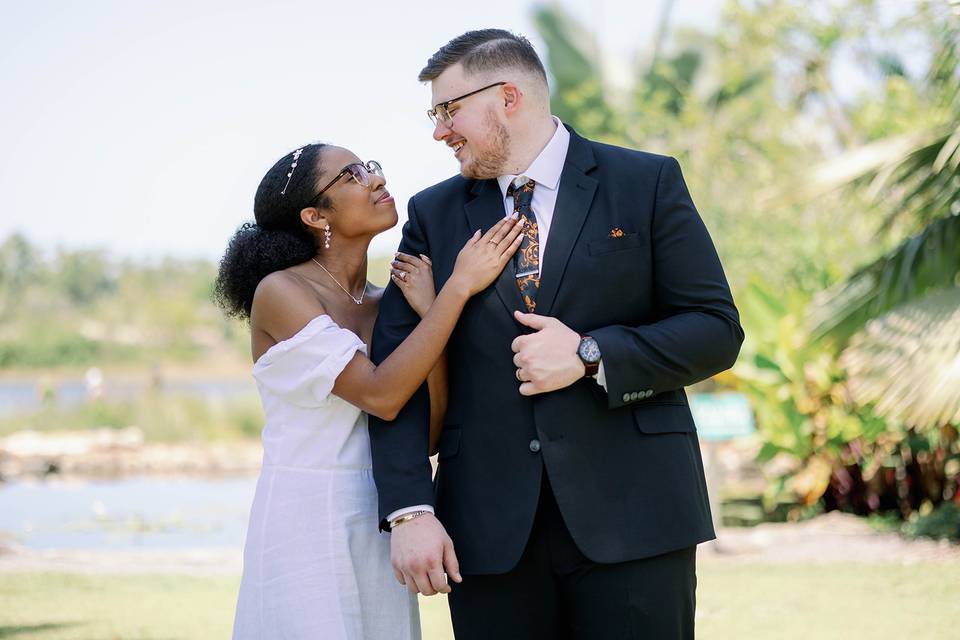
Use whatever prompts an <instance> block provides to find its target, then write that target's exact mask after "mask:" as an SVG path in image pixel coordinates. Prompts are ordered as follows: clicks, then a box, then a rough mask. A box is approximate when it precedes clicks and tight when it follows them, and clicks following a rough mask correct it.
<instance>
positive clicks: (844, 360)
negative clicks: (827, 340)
mask: <svg viewBox="0 0 960 640" xmlns="http://www.w3.org/2000/svg"><path fill="white" fill-rule="evenodd" d="M840 364H841V366H843V367H844V368H845V369H846V371H847V374H848V383H847V384H848V388H849V390H850V393H851V396H852V397H853V399H854V401H855V402H857V403H858V404H861V405H866V404H871V403H873V404H874V411H876V412H877V413H878V414H879V415H882V416H885V417H887V418H890V419H893V420H897V421H901V422H904V423H906V424H907V425H909V426H913V427H918V428H922V427H935V426H940V425H943V424H948V423H957V422H960V287H952V288H949V289H942V290H940V291H937V292H934V293H931V294H930V295H927V296H925V297H923V298H921V299H919V300H916V301H913V302H909V303H907V304H905V305H902V306H900V307H897V308H896V309H894V310H893V311H890V312H889V313H886V314H884V315H883V316H880V317H879V318H876V319H874V320H871V321H870V322H869V323H868V324H867V326H866V327H865V329H864V330H863V331H862V332H861V333H859V334H857V335H856V336H855V337H854V338H853V339H852V340H851V343H850V346H849V347H848V348H847V349H846V350H845V351H844V352H843V355H842V356H841V359H840Z"/></svg>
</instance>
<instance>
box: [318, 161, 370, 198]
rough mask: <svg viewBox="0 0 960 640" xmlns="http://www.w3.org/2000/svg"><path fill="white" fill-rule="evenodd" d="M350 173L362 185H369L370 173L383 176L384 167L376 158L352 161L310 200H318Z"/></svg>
mask: <svg viewBox="0 0 960 640" xmlns="http://www.w3.org/2000/svg"><path fill="white" fill-rule="evenodd" d="M348 173H349V174H350V177H351V178H353V179H354V180H356V181H357V184H359V185H360V186H361V187H369V186H370V175H371V174H373V175H375V176H380V177H381V178H382V177H383V167H381V166H380V163H379V162H377V161H376V160H369V161H367V162H366V163H362V162H352V163H350V164H348V165H347V166H345V167H344V168H343V170H341V171H340V173H338V174H337V176H336V177H335V178H334V179H333V180H331V181H330V182H328V183H327V186H325V187H324V188H323V189H320V191H318V192H317V195H315V196H313V198H311V199H310V202H316V201H317V199H318V198H319V197H320V196H322V195H323V194H324V192H325V191H326V190H327V189H329V188H330V187H332V186H333V185H335V184H336V183H337V181H338V180H340V178H342V177H343V176H345V175H347V174H348Z"/></svg>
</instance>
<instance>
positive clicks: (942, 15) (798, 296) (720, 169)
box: [537, 0, 960, 535]
mask: <svg viewBox="0 0 960 640" xmlns="http://www.w3.org/2000/svg"><path fill="white" fill-rule="evenodd" d="M672 4H673V3H671V2H663V3H662V4H661V12H662V14H663V15H662V16H661V17H662V18H663V20H662V24H664V25H668V24H669V9H670V8H671V7H672ZM904 5H909V6H900V7H893V6H891V5H890V4H889V3H886V4H884V3H880V2H875V1H872V0H848V1H846V2H825V1H824V2H815V3H812V4H811V3H809V2H803V3H801V2H798V1H793V0H779V1H777V0H774V1H770V2H762V3H746V2H735V1H732V2H729V3H728V4H727V5H726V8H725V10H724V12H723V15H722V18H721V23H720V25H719V27H718V29H717V30H716V33H715V34H704V33H696V32H692V31H689V30H687V31H682V30H678V31H676V32H670V31H669V29H667V28H664V29H661V31H660V33H658V35H657V37H656V39H655V41H654V43H653V44H652V45H651V46H650V47H649V50H644V51H638V52H637V55H636V57H635V59H634V60H632V61H631V62H630V63H629V66H630V68H632V69H633V71H632V73H630V74H628V75H629V77H630V78H631V79H632V80H631V81H630V82H627V83H622V82H621V83H620V84H617V83H614V82H611V81H609V80H606V79H607V78H610V77H614V75H615V74H612V73H610V69H611V67H613V66H615V65H616V64H617V63H619V64H620V65H621V66H622V65H623V62H622V61H616V60H612V59H611V58H609V57H605V56H604V55H603V54H598V53H597V52H598V50H599V48H598V46H597V42H596V41H595V40H594V39H592V38H591V36H590V34H589V33H588V32H587V30H585V29H584V27H583V26H581V25H580V24H579V23H578V22H577V20H575V19H574V18H572V17H571V16H570V15H569V14H566V13H564V12H563V11H561V10H559V9H558V8H556V7H554V6H550V7H544V8H542V9H541V10H540V11H539V12H538V14H537V24H538V28H539V31H540V35H541V36H542V37H543V39H544V40H545V42H546V44H547V47H548V50H549V54H548V60H549V66H550V71H551V74H552V76H553V78H552V80H553V82H554V94H553V108H554V112H555V113H556V114H557V115H559V116H560V117H561V118H564V119H565V120H566V121H567V122H569V123H571V124H572V125H573V126H574V127H575V128H577V129H578V130H579V131H580V132H581V133H584V134H586V135H588V136H592V137H595V138H599V139H602V140H606V141H610V142H612V143H616V144H623V145H626V146H631V147H635V148H641V149H645V150H650V151H655V152H660V153H667V154H670V155H673V156H677V157H678V158H679V159H680V161H681V164H682V166H683V167H684V173H685V175H686V177H687V181H688V183H689V184H690V187H691V191H692V193H693V195H694V198H695V199H696V200H697V201H698V206H699V209H700V212H701V214H702V215H703V217H704V219H705V220H706V222H707V224H708V226H709V227H710V228H711V232H712V234H713V236H714V239H715V241H716V242H717V244H718V247H719V249H720V252H721V255H722V257H723V260H724V264H725V266H726V270H727V273H728V276H729V277H730V280H731V283H732V285H733V287H734V294H735V298H736V299H737V301H738V304H739V306H740V309H741V313H742V316H743V322H744V324H745V327H746V329H747V342H746V344H745V345H744V350H743V353H742V355H741V358H740V362H739V363H738V365H737V367H736V368H735V369H734V372H733V373H734V375H733V376H729V377H726V378H724V379H723V382H724V383H726V384H729V385H731V386H734V387H736V388H738V389H739V390H741V391H743V392H745V393H747V394H748V395H749V396H750V397H751V399H752V401H753V404H754V408H755V411H756V414H757V422H758V425H759V429H760V433H761V439H762V441H763V446H762V448H761V450H760V454H759V460H760V462H762V463H764V464H766V465H767V467H768V468H770V469H778V470H779V471H778V472H777V473H775V474H774V476H773V477H772V479H771V484H770V487H769V490H768V496H767V498H768V501H769V502H770V504H773V502H775V499H778V498H780V497H782V495H783V494H784V493H787V494H790V495H792V496H794V499H796V500H797V501H798V503H800V504H801V505H810V507H811V508H812V507H819V508H827V509H845V510H848V511H853V512H856V513H872V512H878V511H879V512H886V511H892V512H893V513H895V514H897V516H898V517H901V518H908V519H909V518H915V517H916V514H917V513H919V512H921V511H922V512H923V513H927V512H929V511H931V510H932V509H934V508H935V507H936V505H939V504H941V503H944V502H950V501H960V494H958V489H957V479H958V476H960V443H958V440H957V430H956V425H957V423H958V421H960V296H958V295H957V288H956V287H957V286H958V285H960V217H958V216H957V215H956V214H957V213H958V211H960V203H958V196H960V89H958V87H960V78H958V73H957V61H958V44H960V39H958V28H960V21H958V18H957V15H956V12H955V11H954V7H952V6H950V4H949V3H947V2H926V3H916V4H914V3H904ZM898 9H899V10H898ZM918 43H922V44H921V48H922V51H920V50H918V49H917V46H918ZM572 69H576V70H577V71H576V72H573V71H571V70H572ZM849 85H854V86H855V87H856V88H854V89H852V88H851V87H850V86H849ZM958 504H960V502H958ZM802 512H804V510H803V509H800V510H798V513H802ZM957 535H960V531H958V532H957Z"/></svg>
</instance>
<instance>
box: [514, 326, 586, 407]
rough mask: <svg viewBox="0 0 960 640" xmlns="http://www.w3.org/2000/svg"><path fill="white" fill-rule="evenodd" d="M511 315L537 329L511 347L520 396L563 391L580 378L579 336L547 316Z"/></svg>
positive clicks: (518, 339)
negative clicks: (519, 383)
mask: <svg viewBox="0 0 960 640" xmlns="http://www.w3.org/2000/svg"><path fill="white" fill-rule="evenodd" d="M513 315H514V317H515V318H516V319H517V322H519V323H521V324H523V325H526V326H528V327H531V328H533V329H536V330H537V332H536V333H531V334H528V335H525V336H519V337H518V338H516V339H515V340H514V341H513V344H512V345H511V347H512V348H513V353H514V355H513V364H515V365H516V366H517V379H518V380H520V382H521V383H522V384H521V385H520V394H521V395H525V396H532V395H535V394H537V393H547V392H548V391H556V390H557V389H563V388H565V387H569V386H570V385H571V384H573V383H574V382H576V381H577V380H579V379H580V378H582V377H583V375H584V372H585V369H584V365H583V361H582V360H580V356H578V355H577V348H578V347H579V346H580V334H578V333H577V332H576V331H574V330H573V329H571V328H570V327H568V326H567V325H565V324H563V323H562V322H560V321H559V320H557V319H556V318H551V317H549V316H538V315H537V314H535V313H521V312H520V311H515V312H514V314H513Z"/></svg>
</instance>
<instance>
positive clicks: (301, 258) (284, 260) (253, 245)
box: [213, 143, 330, 319]
mask: <svg viewBox="0 0 960 640" xmlns="http://www.w3.org/2000/svg"><path fill="white" fill-rule="evenodd" d="M326 146H327V145H326V144H323V143H313V144H308V145H306V146H304V147H301V149H302V153H301V154H300V155H299V157H297V158H296V163H297V166H296V167H293V168H292V171H291V165H292V164H293V162H294V160H295V158H294V154H295V152H294V151H291V152H290V153H288V154H286V155H285V156H283V157H282V158H280V159H279V160H277V161H276V163H274V165H273V166H272V167H270V170H269V171H267V173H266V175H265V176H263V179H262V180H261V181H260V186H259V187H257V193H256V195H255V196H254V199H253V217H254V220H255V222H245V223H244V224H242V225H241V226H240V228H239V229H237V232H236V233H234V234H233V237H232V238H230V241H229V242H228V243H227V250H226V252H225V253H224V255H223V258H221V260H220V270H219V273H218V274H217V280H216V283H215V284H214V292H213V298H214V301H215V302H216V303H217V304H218V305H219V306H220V307H221V308H222V309H223V310H224V312H225V313H226V314H227V315H228V316H233V317H238V318H242V319H249V318H250V309H251V307H252V306H253V294H254V292H255V291H256V290H257V285H258V284H260V281H261V280H263V279H264V278H265V277H266V276H267V275H269V274H271V273H273V272H274V271H280V270H281V269H286V268H287V267H292V266H293V265H296V264H300V263H302V262H306V261H307V260H309V259H310V258H312V257H314V256H315V255H316V254H317V246H318V237H317V236H316V235H315V234H314V233H313V232H312V231H310V229H309V228H308V227H307V226H306V225H304V224H303V221H302V220H301V219H300V211H301V210H302V209H303V208H304V207H307V206H310V205H311V201H310V199H311V198H312V197H313V194H314V190H315V189H316V184H317V179H318V178H319V175H320V158H321V155H322V152H323V149H324V148H325V147H326ZM288 173H289V174H291V175H290V176H289V177H288V176H287V174H288ZM288 180H289V183H288ZM313 204H315V206H317V207H320V208H328V207H329V206H330V201H329V199H327V198H326V196H324V197H323V198H321V200H320V201H319V202H317V203H313Z"/></svg>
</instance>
